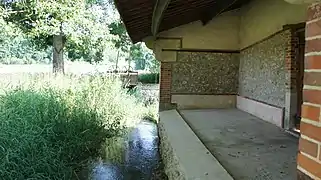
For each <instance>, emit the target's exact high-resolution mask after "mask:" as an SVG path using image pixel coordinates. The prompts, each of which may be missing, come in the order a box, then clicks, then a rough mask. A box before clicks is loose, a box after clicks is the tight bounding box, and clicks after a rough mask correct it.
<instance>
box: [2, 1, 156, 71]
mask: <svg viewBox="0 0 321 180" xmlns="http://www.w3.org/2000/svg"><path fill="white" fill-rule="evenodd" d="M114 14H117V12H116V11H115V9H114V8H113V5H112V4H111V0H3V1H1V9H0V15H1V16H0V25H3V26H1V27H0V29H1V28H2V30H3V31H1V32H0V46H2V47H5V48H11V49H10V52H12V53H13V54H10V55H8V54H6V53H2V52H1V51H0V63H1V58H4V59H5V58H7V57H8V56H12V57H14V58H19V57H20V56H19V54H21V53H22V54H23V53H25V54H28V55H29V56H30V57H28V59H36V61H37V62H41V60H40V59H42V61H43V62H51V60H48V59H51V58H53V63H54V64H55V63H56V64H57V63H58V64H59V63H60V64H59V66H60V68H61V67H62V68H63V57H64V54H65V57H67V58H68V59H69V60H71V61H75V60H77V61H78V60H80V61H87V62H89V63H98V62H102V61H104V60H106V59H108V58H109V57H108V56H110V51H114V52H117V51H120V52H121V55H122V56H124V57H127V59H130V60H131V61H133V62H134V63H135V66H136V68H137V69H146V68H147V69H150V68H152V67H153V66H156V69H157V68H158V67H157V64H158V63H157V61H156V60H155V58H154V56H153V54H152V52H151V51H150V50H149V49H148V48H146V46H144V45H143V44H142V43H138V44H135V45H134V44H132V43H131V41H130V38H129V36H128V34H127V31H126V28H125V26H124V24H123V23H122V22H121V20H120V19H119V17H117V15H115V16H114ZM13 32H14V33H13ZM6 34H8V35H6ZM12 40H14V41H12ZM13 42H16V43H13ZM64 50H65V51H64ZM50 51H52V52H53V56H52V53H50ZM1 53H2V54H1ZM31 54H32V55H31ZM38 59H39V61H38ZM43 59H46V60H45V61H44V60H43ZM109 59H110V58H109ZM152 61H155V62H156V63H151V62H152ZM26 63H29V62H26ZM152 64H153V65H152Z"/></svg>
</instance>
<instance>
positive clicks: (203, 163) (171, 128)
mask: <svg viewBox="0 0 321 180" xmlns="http://www.w3.org/2000/svg"><path fill="white" fill-rule="evenodd" d="M158 128H159V136H160V140H161V144H160V151H161V156H162V159H163V162H164V164H165V173H166V174H167V176H168V178H169V180H233V178H232V177H231V176H230V175H229V174H228V172H227V171H226V170H225V169H224V168H223V167H222V166H221V164H220V163H219V162H218V161H217V159H216V158H215V157H214V156H213V155H212V154H211V153H210V152H209V151H208V150H207V148H206V147H205V146H204V145H203V143H202V142H201V141H200V140H199V138H198V137H197V136H196V135H195V134H194V132H193V131H192V129H191V128H190V127H189V126H188V125H187V124H186V122H185V121H184V119H183V118H182V117H181V116H180V114H179V113H178V112H177V111H176V110H170V111H163V112H160V121H159V125H158Z"/></svg>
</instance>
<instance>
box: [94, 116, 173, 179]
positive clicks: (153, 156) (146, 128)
mask: <svg viewBox="0 0 321 180" xmlns="http://www.w3.org/2000/svg"><path fill="white" fill-rule="evenodd" d="M158 143H159V138H158V132H157V125H156V124H154V123H152V122H148V121H143V122H141V123H140V124H139V125H138V126H137V127H136V128H135V129H133V130H132V131H131V132H130V133H129V140H128V146H127V147H128V148H126V150H125V162H124V165H116V164H111V163H108V162H97V163H95V164H94V168H93V169H92V180H166V179H167V178H166V176H165V175H164V172H163V171H162V170H160V169H159V167H160V156H159V152H158ZM160 171H161V172H160Z"/></svg>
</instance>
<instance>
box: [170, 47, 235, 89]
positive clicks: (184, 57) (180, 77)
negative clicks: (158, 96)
mask: <svg viewBox="0 0 321 180" xmlns="http://www.w3.org/2000/svg"><path fill="white" fill-rule="evenodd" d="M238 69H239V54H235V53H234V54H233V53H211V52H178V54H177V62H175V63H173V65H172V87H171V92H172V94H211V95H218V94H224V95H227V94H236V93H237V84H238Z"/></svg>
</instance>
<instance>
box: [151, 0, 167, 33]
mask: <svg viewBox="0 0 321 180" xmlns="http://www.w3.org/2000/svg"><path fill="white" fill-rule="evenodd" d="M170 1H171V0H157V2H156V4H155V7H154V12H153V18H152V27H151V29H152V34H153V35H154V36H156V34H157V32H158V28H159V26H160V23H161V21H162V18H163V13H164V12H165V10H166V9H167V7H168V5H169V3H170Z"/></svg>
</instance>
